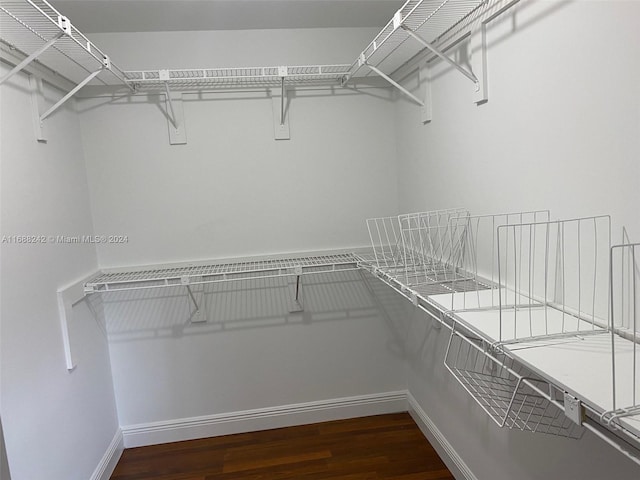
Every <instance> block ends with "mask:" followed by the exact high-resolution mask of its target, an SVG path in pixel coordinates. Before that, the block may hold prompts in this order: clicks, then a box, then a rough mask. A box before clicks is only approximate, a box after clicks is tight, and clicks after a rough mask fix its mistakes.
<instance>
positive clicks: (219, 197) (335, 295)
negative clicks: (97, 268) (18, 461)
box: [79, 29, 406, 444]
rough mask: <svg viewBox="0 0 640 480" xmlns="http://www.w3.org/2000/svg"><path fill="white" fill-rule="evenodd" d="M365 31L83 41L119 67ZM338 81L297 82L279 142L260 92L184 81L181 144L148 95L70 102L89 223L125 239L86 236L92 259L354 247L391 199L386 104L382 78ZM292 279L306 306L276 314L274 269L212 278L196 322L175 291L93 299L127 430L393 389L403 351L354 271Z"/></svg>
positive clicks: (273, 59)
mask: <svg viewBox="0 0 640 480" xmlns="http://www.w3.org/2000/svg"><path fill="white" fill-rule="evenodd" d="M372 34H373V32H372V31H370V30H363V31H355V33H354V31H352V30H346V29H334V30H299V31H260V32H251V31H249V32H187V33H179V32H178V33H167V34H154V33H151V34H117V35H96V36H95V41H96V42H97V43H98V44H99V45H101V46H102V47H103V48H104V49H105V50H107V51H109V52H110V53H111V55H112V56H113V58H114V59H119V62H118V63H119V64H123V66H124V67H125V68H132V67H136V68H138V67H142V66H147V67H155V68H167V67H183V66H197V65H202V66H227V65H229V64H233V65H278V64H289V65H295V64H300V63H307V62H308V63H313V62H319V63H330V62H350V61H351V60H352V59H353V58H355V55H356V54H357V52H358V51H359V50H360V49H362V48H363V47H364V46H365V45H366V43H367V42H368V40H369V39H370V38H371V36H372ZM159 52H161V53H162V54H159ZM338 90H339V91H335V92H332V91H331V90H304V91H296V92H295V94H294V96H293V98H292V99H291V104H290V110H289V113H290V126H291V140H283V141H276V140H274V137H273V115H272V104H271V103H272V102H271V99H269V98H268V97H267V96H266V93H265V92H264V91H262V92H259V91H257V92H251V93H248V94H242V95H238V94H215V95H214V94H209V95H204V96H201V95H195V94H192V95H190V96H188V97H187V99H186V101H185V104H184V109H185V117H186V125H187V126H186V128H187V136H188V144H187V145H181V146H171V145H169V140H168V135H167V120H166V119H165V117H164V116H163V115H162V112H161V111H160V109H159V107H158V105H157V102H158V101H159V100H158V97H153V96H151V97H149V98H147V97H146V96H142V97H135V98H134V99H133V100H131V101H130V100H117V101H114V102H112V103H109V99H104V98H98V99H87V100H83V101H81V102H79V110H80V111H81V112H82V113H81V116H80V117H81V124H82V127H81V128H82V137H83V142H84V148H85V152H86V158H87V163H88V167H87V169H88V175H89V185H90V193H91V199H92V208H93V219H94V224H95V228H96V232H97V233H105V234H122V235H127V236H128V237H129V242H128V243H126V244H121V245H100V246H99V247H98V256H99V262H100V264H101V266H102V267H112V266H126V265H141V264H150V263H167V262H176V261H188V260H206V259H215V258H224V257H246V256H249V255H265V254H274V253H294V252H304V251H317V250H327V249H350V248H353V247H359V246H362V245H365V244H366V243H367V242H368V237H367V231H366V227H365V222H364V219H365V218H367V217H368V216H373V215H378V214H379V213H380V212H383V213H388V214H393V213H395V212H396V209H397V208H396V207H397V205H396V197H397V195H396V190H395V186H396V166H395V163H394V161H395V130H394V125H393V121H394V117H393V105H392V102H391V100H390V95H389V92H388V91H387V90H384V89H369V90H367V91H366V92H365V94H354V93H352V92H349V91H342V90H341V89H338ZM245 96H249V97H250V98H248V99H247V98H243V97H245ZM97 105H99V106H98V107H96V106H97ZM94 107H95V108H94ZM289 281H291V279H289ZM303 285H304V286H303V290H304V295H305V312H304V314H289V309H290V306H291V298H292V295H293V291H292V288H291V286H290V285H289V286H287V284H286V283H283V280H273V281H255V282H242V283H232V284H227V285H224V286H216V287H209V288H207V290H206V295H205V300H204V303H205V308H204V310H205V313H204V314H203V315H204V317H205V318H206V319H207V323H205V324H194V325H189V323H188V320H189V303H188V301H187V297H186V296H185V295H186V292H185V291H184V290H180V289H178V290H174V291H167V290H164V291H158V292H148V293H146V294H140V293H134V294H130V295H124V296H122V297H118V296H115V295H111V296H105V302H106V308H105V315H106V319H107V325H108V330H109V338H110V349H111V361H112V369H113V377H114V385H115V392H116V398H117V404H118V412H119V417H120V423H121V425H122V426H123V428H124V429H125V433H127V431H129V430H130V429H131V428H134V427H135V428H137V427H138V426H140V425H141V424H148V423H149V422H161V423H162V422H164V423H165V424H166V423H167V422H177V423H180V422H184V421H186V420H188V419H191V418H193V417H203V416H205V417H211V416H215V415H225V414H227V415H231V414H233V413H234V412H240V411H247V410H252V409H258V408H271V407H279V406H283V405H290V404H298V403H305V402H313V401H324V400H327V401H331V400H334V399H338V398H345V397H358V396H362V395H371V394H380V393H385V392H393V391H397V390H404V389H405V387H406V377H405V372H404V363H403V359H402V352H401V351H398V349H397V348H394V345H393V342H391V338H390V336H391V335H392V331H391V330H390V328H389V326H388V324H387V320H386V319H385V317H384V316H383V315H382V314H381V312H380V311H379V309H378V307H377V306H376V304H375V297H373V296H371V295H370V294H369V293H368V290H367V285H366V284H365V283H363V279H362V277H361V276H360V275H359V274H358V273H356V272H351V273H343V274H335V275H325V276H314V277H307V278H305V279H304V281H303ZM362 412H365V410H363V411H362ZM215 432H219V430H216V431H215ZM209 433H211V431H209ZM167 435H171V433H170V432H169V433H167ZM188 435H189V434H186V436H188ZM163 438H164V439H167V438H175V437H169V436H166V435H165V436H164V437H163ZM138 441H139V440H130V442H129V444H132V442H138Z"/></svg>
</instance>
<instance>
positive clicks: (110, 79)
mask: <svg viewBox="0 0 640 480" xmlns="http://www.w3.org/2000/svg"><path fill="white" fill-rule="evenodd" d="M0 39H1V40H2V42H3V43H5V44H6V45H7V46H8V47H10V48H12V49H16V50H18V51H19V52H21V53H22V54H23V55H24V57H25V58H26V59H30V61H33V60H36V59H37V62H39V63H40V64H42V65H45V66H46V67H47V68H49V69H51V70H53V71H54V72H56V73H57V74H58V75H61V76H63V77H64V78H66V79H68V80H69V81H70V82H72V83H75V84H80V83H82V82H84V81H85V80H86V79H87V78H88V77H89V76H90V75H92V74H94V73H95V72H99V73H102V72H103V71H104V72H105V73H104V74H102V75H96V76H95V77H92V78H91V79H90V80H89V81H88V82H87V84H91V85H114V84H116V85H118V84H120V85H121V84H124V83H126V80H125V75H124V73H123V72H122V70H121V69H120V68H118V67H117V66H116V65H115V64H114V63H113V62H112V61H111V59H110V58H109V56H108V55H107V54H106V53H104V52H103V51H102V50H100V49H99V48H98V47H97V46H96V45H95V44H94V43H93V42H91V41H90V40H89V39H88V38H87V37H86V36H85V35H83V34H82V33H81V32H80V31H79V30H78V29H77V28H76V27H75V26H74V25H72V24H71V22H70V21H69V19H68V18H67V17H65V16H64V15H62V14H61V13H60V12H59V11H58V10H56V9H55V8H54V7H53V6H52V5H51V4H50V3H49V2H47V1H46V0H2V1H0ZM27 63H29V62H27ZM25 65H26V64H25ZM4 80H5V79H3V81H4Z"/></svg>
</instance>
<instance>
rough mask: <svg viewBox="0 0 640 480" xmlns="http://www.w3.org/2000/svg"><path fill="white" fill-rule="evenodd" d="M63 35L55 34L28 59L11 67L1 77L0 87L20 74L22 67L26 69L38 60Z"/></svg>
mask: <svg viewBox="0 0 640 480" xmlns="http://www.w3.org/2000/svg"><path fill="white" fill-rule="evenodd" d="M64 34H65V32H59V33H58V34H56V35H55V36H54V37H53V38H52V39H51V40H49V41H48V42H47V43H45V44H44V45H42V46H41V47H40V48H39V49H37V50H36V51H35V52H33V53H32V54H31V55H29V56H28V57H26V58H25V59H24V60H22V61H21V62H20V63H19V64H18V65H16V66H15V67H13V68H12V69H11V71H10V72H9V73H7V74H6V75H5V76H4V77H2V79H0V85H2V84H3V83H4V82H6V81H7V80H9V79H10V78H11V77H13V76H14V75H15V74H16V73H18V72H20V71H21V70H22V69H23V68H24V67H26V66H27V65H29V64H30V63H31V62H33V61H34V60H35V59H36V58H38V57H39V56H40V55H42V54H43V53H44V52H46V51H47V50H48V49H49V48H50V47H52V46H53V44H55V43H56V42H57V41H58V40H59V39H60V37H62V36H63V35H64Z"/></svg>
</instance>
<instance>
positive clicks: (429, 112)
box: [420, 65, 433, 124]
mask: <svg viewBox="0 0 640 480" xmlns="http://www.w3.org/2000/svg"><path fill="white" fill-rule="evenodd" d="M420 72H421V75H422V76H423V77H424V104H423V105H422V123H423V124H427V123H429V122H431V120H433V101H432V99H431V69H430V68H429V65H426V66H425V67H424V69H422V70H421V71H420Z"/></svg>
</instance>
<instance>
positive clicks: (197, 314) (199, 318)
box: [180, 276, 206, 322]
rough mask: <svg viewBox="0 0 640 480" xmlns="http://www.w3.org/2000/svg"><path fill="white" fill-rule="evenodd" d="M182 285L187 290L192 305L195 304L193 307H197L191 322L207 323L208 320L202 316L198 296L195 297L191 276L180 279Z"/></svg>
mask: <svg viewBox="0 0 640 480" xmlns="http://www.w3.org/2000/svg"><path fill="white" fill-rule="evenodd" d="M180 283H182V285H184V286H185V287H186V288H187V294H188V295H189V299H190V300H191V303H193V306H194V307H195V311H194V312H193V314H192V315H191V322H203V321H206V318H204V316H203V315H201V311H200V304H199V303H198V300H197V299H196V296H195V295H194V293H193V290H192V289H191V277H189V276H184V277H182V278H181V279H180Z"/></svg>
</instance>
